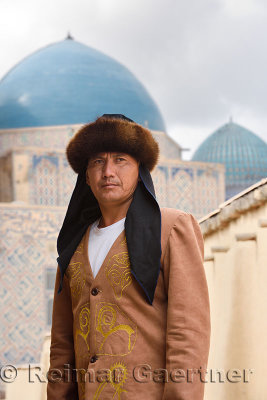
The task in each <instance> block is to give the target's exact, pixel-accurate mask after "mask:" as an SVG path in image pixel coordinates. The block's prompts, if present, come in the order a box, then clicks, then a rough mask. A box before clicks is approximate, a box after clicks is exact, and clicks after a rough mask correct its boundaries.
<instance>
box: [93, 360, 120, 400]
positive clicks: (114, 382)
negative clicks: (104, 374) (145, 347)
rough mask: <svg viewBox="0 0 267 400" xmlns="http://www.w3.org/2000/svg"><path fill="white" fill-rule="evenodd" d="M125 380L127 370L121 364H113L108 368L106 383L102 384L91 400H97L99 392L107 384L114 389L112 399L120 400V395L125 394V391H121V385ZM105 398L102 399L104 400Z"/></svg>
mask: <svg viewBox="0 0 267 400" xmlns="http://www.w3.org/2000/svg"><path fill="white" fill-rule="evenodd" d="M126 379H127V369H126V366H125V365H124V364H122V363H121V362H118V363H115V364H113V365H111V367H110V368H109V376H108V380H107V381H106V382H102V383H101V384H100V385H99V386H98V388H97V390H96V392H95V394H94V397H93V400H99V398H100V395H101V392H102V391H103V389H104V388H105V386H106V385H107V384H110V385H111V386H112V387H113V388H114V394H113V396H112V399H117V400H121V393H122V392H127V390H125V389H123V388H122V387H123V385H124V383H125V381H126ZM104 398H105V397H103V399H104Z"/></svg>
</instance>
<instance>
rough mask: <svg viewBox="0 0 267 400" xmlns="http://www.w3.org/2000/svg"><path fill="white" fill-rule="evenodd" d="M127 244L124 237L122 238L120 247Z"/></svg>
mask: <svg viewBox="0 0 267 400" xmlns="http://www.w3.org/2000/svg"><path fill="white" fill-rule="evenodd" d="M126 244H127V242H126V236H124V239H123V241H122V242H121V246H124V245H126Z"/></svg>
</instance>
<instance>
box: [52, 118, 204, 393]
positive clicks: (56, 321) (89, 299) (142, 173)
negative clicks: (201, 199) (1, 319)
mask: <svg viewBox="0 0 267 400" xmlns="http://www.w3.org/2000/svg"><path fill="white" fill-rule="evenodd" d="M158 156H159V149H158V144H157V143H156V141H155V140H154V138H153V136H152V134H151V133H150V131H149V130H147V129H145V128H143V127H142V126H140V125H138V124H136V123H134V122H133V121H132V120H130V119H128V118H126V117H124V116H122V115H104V116H102V117H101V118H98V119H97V120H96V121H95V122H93V123H91V124H88V125H85V126H84V127H82V128H81V129H80V130H79V131H78V132H77V134H76V135H75V136H74V138H73V139H72V140H71V141H70V143H69V145H68V147H67V157H68V160H69V162H70V165H71V166H72V168H73V169H74V171H75V172H77V173H78V179H77V183H76V187H75V189H74V192H73V195H72V198H71V201H70V204H69V207H68V211H67V214H66V217H65V220H64V223H63V226H62V229H61V231H60V235H59V238H58V251H59V258H58V264H59V268H58V272H57V278H56V284H55V297H54V308H53V322H52V332H51V354H50V371H49V383H48V400H60V399H69V400H74V399H86V400H89V399H95V400H96V399H121V400H123V399H127V400H132V399H140V400H141V399H146V400H157V399H161V400H162V399H164V400H175V399H177V400H178V399H179V400H201V399H203V392H204V384H203V377H202V373H201V371H202V372H203V371H204V370H205V368H206V364H207V357H208V350H209V334H210V325H209V301H208V292H207V284H206V278H205V273H204V269H203V239H202V235H201V232H200V228H199V225H198V223H197V222H196V220H195V219H194V217H193V216H192V215H190V214H187V213H185V212H183V211H179V210H174V209H160V208H159V206H158V203H157V201H156V198H155V193H154V187H153V182H152V179H151V175H150V171H151V170H152V169H153V168H154V167H155V165H156V163H157V160H158ZM73 371H75V374H74V373H73Z"/></svg>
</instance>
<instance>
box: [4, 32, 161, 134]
mask: <svg viewBox="0 0 267 400" xmlns="http://www.w3.org/2000/svg"><path fill="white" fill-rule="evenodd" d="M116 113H118V114H124V115H126V116H127V117H129V118H131V119H133V120H134V121H136V122H138V123H140V124H142V125H145V126H147V127H149V128H150V129H152V130H160V131H165V125H164V122H163V119H162V116H161V114H160V111H159V109H158V107H157V105H156V104H155V102H154V101H153V100H152V98H151V97H150V95H149V93H148V92H147V90H146V89H145V88H144V86H143V85H142V84H141V83H140V82H139V81H138V80H137V79H136V78H135V76H134V75H133V74H132V73H131V72H130V71H129V70H128V69H127V68H125V67H124V66H123V65H121V64H120V63H118V62H117V61H115V60H114V59H112V58H111V57H108V56H106V55H105V54H103V53H101V52H99V51H97V50H94V49H92V48H90V47H88V46H85V45H84V44H81V43H79V42H77V41H75V40H72V39H69V38H68V39H66V40H63V41H60V42H58V43H55V44H51V45H49V46H47V47H45V48H42V49H40V50H38V51H36V52H35V53H33V54H32V55H30V56H28V57H26V58H25V59H23V60H22V61H21V62H20V63H18V64H17V65H15V66H14V68H12V69H11V70H10V71H9V72H8V73H7V74H6V75H5V76H4V77H3V79H2V80H1V81H0V129H6V128H22V127H33V126H50V125H69V124H70V125H71V124H80V123H86V122H90V121H93V120H95V119H96V118H97V117H98V116H101V115H102V114H116Z"/></svg>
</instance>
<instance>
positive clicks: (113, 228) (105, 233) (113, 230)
mask: <svg viewBox="0 0 267 400" xmlns="http://www.w3.org/2000/svg"><path fill="white" fill-rule="evenodd" d="M99 221H100V218H99V219H98V220H97V221H95V222H94V223H93V224H92V226H91V229H90V234H89V244H88V252H89V261H90V264H91V267H92V271H93V275H94V278H95V277H96V275H97V273H98V271H99V269H100V267H101V265H102V264H103V261H104V260H105V258H106V255H107V254H108V252H109V250H110V248H111V246H112V245H113V243H114V242H115V240H116V239H117V237H118V236H119V234H120V233H121V232H122V231H123V230H124V221H125V218H122V219H120V220H119V221H117V222H115V224H112V225H109V226H106V227H105V228H98V227H97V226H98V224H99Z"/></svg>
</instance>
